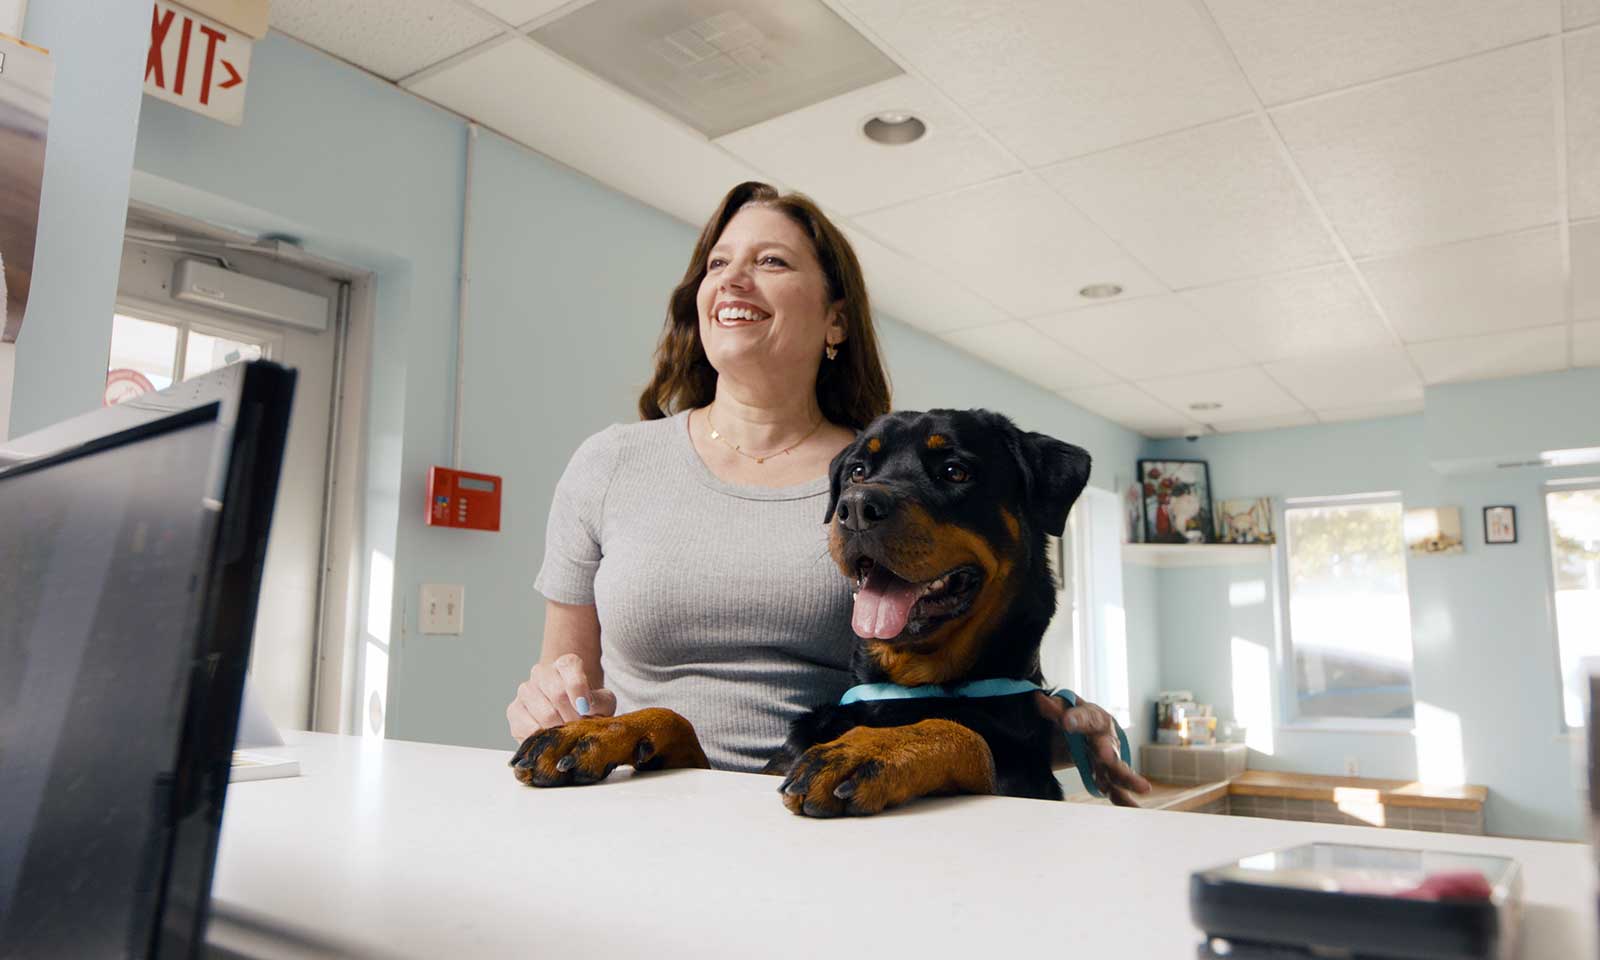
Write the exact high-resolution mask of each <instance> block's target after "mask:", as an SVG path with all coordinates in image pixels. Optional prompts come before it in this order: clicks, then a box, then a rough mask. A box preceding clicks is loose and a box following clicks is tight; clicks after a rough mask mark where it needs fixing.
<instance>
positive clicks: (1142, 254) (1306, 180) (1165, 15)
mask: <svg viewBox="0 0 1600 960" xmlns="http://www.w3.org/2000/svg"><path fill="white" fill-rule="evenodd" d="M586 2H587V0H470V2H469V0H274V3H273V24H274V26H275V27H276V28H277V29H279V30H281V31H283V32H285V33H289V34H291V35H294V36H296V37H298V38H299V39H301V40H303V41H304V42H307V43H309V44H311V45H313V46H316V47H319V48H321V49H324V50H326V51H328V52H330V53H332V54H334V55H336V56H339V57H341V58H343V59H346V60H349V61H350V62H352V63H355V64H356V65H358V66H361V67H363V68H365V69H368V70H370V71H372V72H373V73H376V74H378V75H380V76H383V77H386V78H389V79H391V80H397V81H398V82H399V83H400V85H401V86H403V87H405V88H407V89H409V90H411V91H413V92H415V93H416V94H418V95H420V96H423V97H426V98H428V99H430V100H433V101H435V102H437V103H439V104H441V105H443V106H445V107H447V108H449V109H451V110H454V111H456V112H457V113H460V114H462V115H464V116H468V117H471V118H473V119H476V120H478V121H479V122H480V123H483V124H484V125H485V126H487V127H490V128H492V129H495V130H497V131H499V132H501V133H503V134H505V135H506V136H508V137H511V138H512V139H515V140H518V141H520V142H522V143H524V144H526V145H528V146H529V147H532V148H533V149H536V150H538V151H540V152H542V153H545V154H547V155H548V156H551V157H553V158H554V159H556V160H558V161H561V162H563V163H565V164H568V165H569V166H572V167H574V168H575V169H577V170H580V171H582V172H584V173H587V174H589V175H590V176H593V177H594V178H596V179H597V180H600V181H601V182H603V183H606V184H608V185H610V186H612V187H614V188H616V189H618V190H621V191H623V192H624V193H627V194H629V195H630V196H633V197H635V198H637V199H639V200H641V201H644V202H646V203H648V204H651V205H653V206H655V207H658V208H660V209H662V210H665V211H667V212H668V213H670V214H672V215H674V216H676V217H678V218H680V219H682V220H684V221H686V222H688V223H691V224H694V225H696V226H698V225H699V224H700V223H701V222H702V221H703V219H704V217H705V216H706V215H707V213H709V211H710V210H711V209H712V207H713V205H714V204H715V202H716V200H717V199H719V198H720V196H721V195H722V193H723V192H725V191H726V189H727V187H728V186H730V185H731V184H733V183H734V182H736V181H738V180H741V179H747V178H757V179H766V180H769V181H772V182H774V183H777V184H779V185H781V186H787V187H793V188H797V189H801V190H804V191H805V192H807V193H810V194H811V195H813V196H814V197H816V198H817V199H818V201H819V202H820V203H822V205H823V206H824V207H825V208H826V209H827V210H828V211H829V213H830V215H832V216H834V217H836V218H837V219H838V221H839V223H840V225H841V227H843V228H844V230H845V231H846V233H847V234H848V235H849V236H850V238H851V240H852V242H853V243H854V244H855V246H856V248H857V252H858V255H859V256H860V258H861V261H862V263H863V266H864V268H865V271H866V275H867V280H868V284H869V287H870V288H871V291H872V296H873V303H874V306H875V307H876V308H877V309H878V310H879V311H881V312H882V313H885V314H888V315H892V316H894V317H896V318H897V319H901V320H904V321H906V322H908V323H911V324H913V325H915V326H918V327H921V328H922V329H924V330H927V331H929V332H931V333H933V334H935V335H937V336H940V337H941V338H942V339H944V340H946V341H947V342H949V343H951V344H952V345H953V346H955V347H957V348H958V349H962V350H965V351H967V352H969V353H971V354H973V355H975V356H978V357H981V358H983V359H984V360H986V361H988V362H990V363H993V364H995V365H997V366H999V367H1002V368H1005V369H1007V370H1009V371H1011V372H1012V373H1014V374H1016V375H1017V376H1020V377H1023V378H1025V379H1028V380H1030V381H1032V382H1034V383H1037V384H1038V385H1040V386H1041V387H1043V388H1045V389H1047V390H1052V391H1054V392H1056V393H1058V394H1060V395H1061V396H1064V397H1066V398H1067V399H1068V400H1070V401H1072V402H1073V403H1076V404H1078V405H1080V406H1082V407H1084V408H1085V409H1088V410H1091V411H1094V412H1096V413H1098V414H1101V415H1102V416H1105V417H1107V418H1109V419H1112V420H1114V421H1116V422H1118V423H1121V424H1123V425H1125V426H1127V427H1129V428H1131V429H1134V430H1138V431H1140V432H1142V433H1145V434H1147V435H1150V436H1178V435H1182V434H1185V433H1192V432H1203V431H1205V430H1206V429H1215V430H1218V431H1235V430H1258V429H1272V428H1278V427H1284V426H1295V425H1299V424H1308V423H1315V422H1326V423H1333V422H1340V421H1346V420H1355V419H1364V418H1369V417H1381V416H1394V415H1400V414H1407V413H1415V412H1417V411H1418V410H1420V409H1421V407H1422V387H1423V384H1424V383H1429V384H1432V383H1445V382H1456V381H1460V380H1468V379H1479V378H1493V377H1504V376H1515V375H1519V374H1523V373H1530V372H1540V371H1546V370H1561V369H1566V368H1567V367H1569V366H1600V0H1472V2H1471V3H1463V2H1460V0H1408V2H1406V3H1393V2H1391V0H1341V2H1339V3H1328V2H1326V0H1140V2H1137V3H1129V2H1126V0H1071V2H1064V0H822V2H824V3H825V4H826V5H827V6H828V7H830V8H831V9H833V10H834V12H836V13H837V14H838V15H839V16H840V17H842V18H844V20H845V21H846V22H847V23H849V24H850V25H851V26H852V27H854V28H855V29H856V30H857V31H858V32H860V33H861V34H862V35H863V36H865V37H866V39H867V40H868V41H869V42H871V43H872V44H873V45H875V46H877V47H878V48H879V49H880V50H882V51H883V52H884V53H885V54H886V55H887V56H888V57H889V58H890V59H891V60H893V61H894V62H895V63H896V64H897V65H898V66H899V67H900V68H901V69H902V70H904V71H905V73H904V75H903V76H900V77H895V78H892V79H890V80H887V81H884V82H882V83H878V84H874V85H871V86H868V87H865V88H861V89H857V90H854V91H852V92H849V93H846V94H843V95H841V96H838V97H834V98H832V99H830V100H826V101H824V102H821V103H817V104H814V105H812V106H810V107H807V108H804V109H800V110H796V111H794V112H792V113H788V114H784V115H782V116H778V117H775V118H773V119H771V120H768V121H765V122H763V123H759V124H756V125H754V126H751V127H746V128H744V129H741V130H737V131H734V132H733V133H730V134H727V135H725V136H722V137H720V138H718V139H717V140H715V141H709V140H707V139H706V138H705V137H704V136H702V135H701V134H699V133H698V132H697V131H694V130H692V129H690V128H689V127H688V126H686V125H685V124H683V123H682V122H680V121H678V120H676V119H674V118H672V117H669V116H667V115H666V114H665V113H663V112H662V111H660V110H657V109H656V108H654V107H652V106H650V105H648V104H645V103H643V102H642V101H640V100H638V99H636V98H634V97H632V96H629V95H628V94H625V93H623V92H621V91H620V90H618V89H617V88H615V87H613V86H611V85H610V84H608V83H606V82H605V81H602V80H600V79H599V78H597V77H595V76H593V75H592V74H590V73H588V72H587V71H584V70H582V69H579V68H578V67H576V66H574V65H573V64H571V63H569V62H567V61H566V60H564V59H562V58H560V57H558V56H556V55H555V54H553V53H551V52H550V51H549V50H547V49H546V48H544V47H542V46H540V45H539V44H538V43H536V42H535V41H534V40H532V39H531V38H529V37H528V36H527V35H526V31H527V30H529V29H532V28H535V27H537V26H541V25H543V24H545V23H549V22H551V21H553V20H555V19H558V18H560V17H562V16H565V15H566V14H568V13H570V12H572V11H573V10H575V9H577V8H579V7H581V6H583V5H584V4H585V3H586ZM685 2H686V5H689V6H693V5H694V4H692V3H690V2H689V0H685ZM774 2H776V0H774ZM702 5H703V4H702ZM696 9H698V7H696ZM891 111H892V112H909V113H913V114H915V115H917V116H919V117H921V118H922V119H924V121H925V122H927V123H928V129H929V132H928V135H927V136H926V137H924V138H923V139H922V140H920V141H918V142H916V143H914V144H910V145H907V146H902V147H892V148H891V147H883V146H880V145H877V144H874V143H871V142H869V141H867V140H866V139H865V138H864V137H863V136H862V135H861V133H860V126H861V124H862V123H863V122H864V121H865V120H866V119H867V118H868V117H870V116H873V115H875V114H878V113H882V112H891ZM645 157H647V158H649V162H647V163H646V162H641V160H640V158H645ZM1094 283H1116V284H1118V285H1120V286H1122V287H1123V288H1124V293H1123V294H1122V295H1121V296H1120V297H1118V298H1117V299H1115V300H1112V301H1095V300H1088V299H1085V298H1083V297H1082V296H1080V295H1079V290H1080V289H1081V288H1083V287H1085V286H1087V285H1089V284H1094ZM663 295H665V292H663ZM1217 403H1220V404H1221V406H1220V408H1215V409H1207V408H1206V405H1210V404H1217ZM1193 404H1200V405H1202V408H1201V409H1198V410H1197V409H1193V408H1192V407H1191V405H1193Z"/></svg>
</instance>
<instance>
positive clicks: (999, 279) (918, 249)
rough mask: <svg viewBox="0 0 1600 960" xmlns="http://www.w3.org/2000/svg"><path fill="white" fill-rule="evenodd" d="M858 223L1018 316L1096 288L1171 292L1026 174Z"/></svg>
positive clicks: (1059, 306) (1060, 306)
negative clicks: (1096, 285) (1099, 285)
mask: <svg viewBox="0 0 1600 960" xmlns="http://www.w3.org/2000/svg"><path fill="white" fill-rule="evenodd" d="M855 222H856V225H857V226H859V227H861V228H862V229H864V230H866V231H867V232H868V233H870V234H872V235H873V236H875V237H877V238H878V239H879V240H881V241H882V242H883V243H885V244H886V245H888V246H890V247H893V248H894V249H896V250H900V251H902V252H904V253H906V254H908V255H910V256H912V257H914V258H916V259H917V260H920V261H922V262H923V263H925V264H927V265H928V266H930V267H933V268H935V269H937V270H941V271H944V272H947V273H950V274H952V275H954V276H955V278H956V279H957V280H959V281H960V282H961V283H962V284H964V285H965V286H967V287H969V288H970V289H972V290H974V291H976V292H977V293H978V294H979V295H981V296H982V297H983V298H984V299H986V300H988V301H990V302H991V303H993V304H995V305H996V306H998V307H1000V308H1001V309H1003V310H1005V311H1007V312H1008V313H1010V314H1011V315H1013V316H1017V317H1030V316H1039V315H1041V314H1045V313H1050V312H1051V311H1055V310H1065V309H1070V308H1072V307H1074V306H1078V305H1080V304H1083V303H1087V302H1090V301H1086V300H1084V299H1083V298H1082V297H1080V296H1079V295H1078V291H1079V290H1081V289H1082V288H1084V287H1085V286H1088V285H1089V284H1092V283H1115V284H1119V285H1121V286H1122V288H1123V289H1124V290H1125V291H1126V292H1127V295H1129V296H1138V295H1141V294H1148V293H1155V292H1159V291H1161V290H1162V289H1163V288H1162V286H1161V284H1160V283H1159V282H1157V281H1156V279H1155V278H1154V277H1152V276H1150V274H1148V273H1147V272H1145V270H1144V268H1143V267H1141V266H1139V264H1137V263H1136V262H1134V261H1133V260H1132V259H1130V258H1129V257H1128V256H1127V255H1125V254H1124V253H1122V251H1121V250H1119V249H1117V246H1116V244H1114V243H1112V242H1111V239H1110V238H1109V237H1107V236H1106V235H1105V234H1104V233H1102V232H1101V231H1100V230H1099V229H1098V228H1096V227H1095V226H1094V225H1093V224H1091V223H1089V222H1088V221H1087V220H1085V219H1084V218H1083V215H1082V214H1080V213H1078V212H1077V211H1076V210H1074V209H1072V206H1071V205H1070V204H1068V203H1067V202H1066V201H1065V200H1062V199H1061V198H1060V197H1059V196H1057V195H1056V194H1055V193H1054V192H1052V191H1051V190H1050V188H1048V187H1046V186H1045V185H1044V184H1043V183H1040V182H1039V181H1038V180H1036V179H1034V178H1033V177H1032V176H1029V175H1027V174H1019V175H1017V176H1014V177H1007V178H1005V179H1003V180H996V181H992V182H990V183H986V184H981V185H979V186H976V187H969V188H967V189H964V190H958V191H956V192H953V193H947V194H941V195H939V196H936V197H929V198H927V199H924V200H915V201H912V202H911V203H906V204H902V205H900V206H898V207H892V208H890V209H888V210H879V211H876V212H874V213H869V214H863V215H861V216H858V217H856V218H855Z"/></svg>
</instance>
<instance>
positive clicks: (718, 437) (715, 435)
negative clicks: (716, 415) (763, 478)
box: [705, 407, 826, 463]
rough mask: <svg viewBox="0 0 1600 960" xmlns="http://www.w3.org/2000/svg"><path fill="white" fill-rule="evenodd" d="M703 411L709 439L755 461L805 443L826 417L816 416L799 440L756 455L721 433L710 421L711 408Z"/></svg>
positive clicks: (774, 455)
mask: <svg viewBox="0 0 1600 960" xmlns="http://www.w3.org/2000/svg"><path fill="white" fill-rule="evenodd" d="M705 412H706V426H708V427H710V428H711V439H713V440H721V441H722V442H723V443H725V444H727V445H728V446H730V447H732V448H733V452H734V453H737V454H738V455H739V456H741V457H744V458H746V459H748V460H754V461H755V462H756V463H766V462H767V461H768V460H771V459H772V458H773V457H781V456H783V455H784V454H786V453H788V452H789V451H790V450H793V449H794V448H795V447H798V446H800V444H802V443H805V442H806V441H807V440H810V439H811V435H812V434H813V433H816V432H817V431H818V430H820V429H821V428H822V421H823V420H824V419H826V418H824V417H818V418H817V422H816V424H815V425H813V426H812V428H811V429H810V430H807V431H806V435H805V436H803V437H801V438H800V439H799V440H796V441H795V442H794V443H791V444H789V445H788V446H787V447H784V448H783V449H782V450H778V451H776V452H774V453H763V454H761V455H759V456H758V455H756V454H754V453H745V452H744V450H742V449H740V447H739V445H738V444H737V443H734V442H733V441H732V440H729V439H728V438H727V437H724V436H723V435H722V433H721V432H720V431H718V430H717V425H716V424H715V423H712V422H711V408H710V407H706V411H705Z"/></svg>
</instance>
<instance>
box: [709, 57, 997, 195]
mask: <svg viewBox="0 0 1600 960" xmlns="http://www.w3.org/2000/svg"><path fill="white" fill-rule="evenodd" d="M888 112H901V113H909V114H912V115H914V116H916V117H917V118H918V119H920V120H922V121H923V122H924V123H925V124H927V126H928V132H927V133H926V134H924V135H923V137H922V138H921V139H920V140H917V141H915V142H914V143H908V144H904V145H901V146H885V145H883V144H881V143H876V142H874V141H872V140H868V139H867V137H866V135H865V134H864V133H862V132H861V126H862V124H863V123H865V122H866V120H867V119H868V118H870V117H873V116H876V115H878V114H880V113H888ZM716 142H717V143H718V144H719V145H721V146H722V147H724V148H725V149H727V150H728V152H730V153H732V154H733V155H734V156H736V157H739V158H740V159H742V160H744V161H745V162H746V163H748V164H750V165H751V166H752V167H755V168H756V169H757V170H762V171H765V172H767V173H770V174H772V175H773V176H776V177H779V178H781V179H783V180H786V181H788V182H789V183H793V184H797V185H798V186H799V189H801V190H802V191H804V192H805V193H808V194H810V195H811V196H812V197H815V198H816V199H817V200H819V201H821V202H822V203H824V204H826V205H827V206H828V207H829V208H830V209H835V210H838V211H840V212H842V213H845V214H854V213H862V212H865V211H868V210H876V209H878V208H880V207H887V206H891V205H894V204H898V203H904V202H905V201H907V200H915V199H917V198H919V197H927V196H931V195H933V194H936V193H944V192H947V191H950V190H954V189H957V188H958V187H965V186H969V185H971V184H975V183H981V182H983V181H985V180H992V179H994V178H996V177H1000V176H1003V175H1005V174H1008V173H1015V172H1016V171H1017V169H1018V168H1017V164H1016V162H1015V161H1014V160H1013V159H1012V158H1011V157H1010V156H1008V155H1007V153H1006V152H1005V151H1004V150H1003V149H1001V148H1000V147H998V146H996V145H995V144H994V142H993V141H991V140H990V139H988V138H987V137H985V136H984V135H983V134H982V133H981V132H980V131H979V130H978V129H977V128H976V127H974V126H973V125H972V124H971V123H969V122H968V121H967V120H966V119H965V118H963V117H962V116H961V115H960V114H959V113H958V112H956V111H955V110H954V109H952V108H951V107H950V106H949V104H948V103H947V102H946V101H945V100H944V99H943V98H942V97H940V96H939V95H938V94H936V93H934V92H933V91H932V90H930V89H928V87H927V85H926V84H924V83H923V82H922V81H920V80H918V79H916V78H914V77H910V76H899V77H894V78H893V79H890V80H885V81H883V82H882V83H876V84H873V85H871V86H869V87H864V88H862V89H860V90H856V91H852V92H850V93H847V94H844V95H842V96H838V97H834V98H833V99H831V100H825V101H823V102H822V103H818V104H815V105H813V106H810V107H806V108H804V109H801V110H796V111H794V112H792V113H786V114H784V115H783V116H781V117H775V118H773V119H771V120H768V121H766V122H764V123H758V124H756V125H755V126H753V127H746V128H745V129H743V130H738V131H735V132H734V133H730V134H728V135H727V136H725V137H719V138H718V139H717V141H716Z"/></svg>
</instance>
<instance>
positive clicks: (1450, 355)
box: [1406, 324, 1570, 386]
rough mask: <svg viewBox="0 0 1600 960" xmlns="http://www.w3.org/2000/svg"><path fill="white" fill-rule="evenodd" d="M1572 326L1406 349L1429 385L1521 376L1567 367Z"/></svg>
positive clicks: (1523, 331)
mask: <svg viewBox="0 0 1600 960" xmlns="http://www.w3.org/2000/svg"><path fill="white" fill-rule="evenodd" d="M1569 326H1570V325H1568V324H1559V325H1557V326H1551V327H1540V328H1538V329H1536V330H1517V331H1515V332H1512V333H1491V334H1488V335H1485V336H1480V337H1458V338H1456V339H1454V340H1436V341H1434V342H1433V343H1418V344H1413V345H1412V346H1410V347H1407V348H1406V349H1407V350H1409V351H1410V352H1411V357H1412V359H1413V360H1415V361H1416V362H1417V367H1418V369H1420V370H1421V371H1422V376H1423V378H1424V379H1425V380H1426V381H1427V382H1428V384H1429V385H1430V386H1431V385H1433V384H1436V383H1458V382H1461V381H1463V380H1494V379H1498V378H1500V377H1520V376H1523V375H1525V374H1530V373H1545V372H1547V371H1550V370H1565V369H1566V368H1567V339H1568V336H1569Z"/></svg>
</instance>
